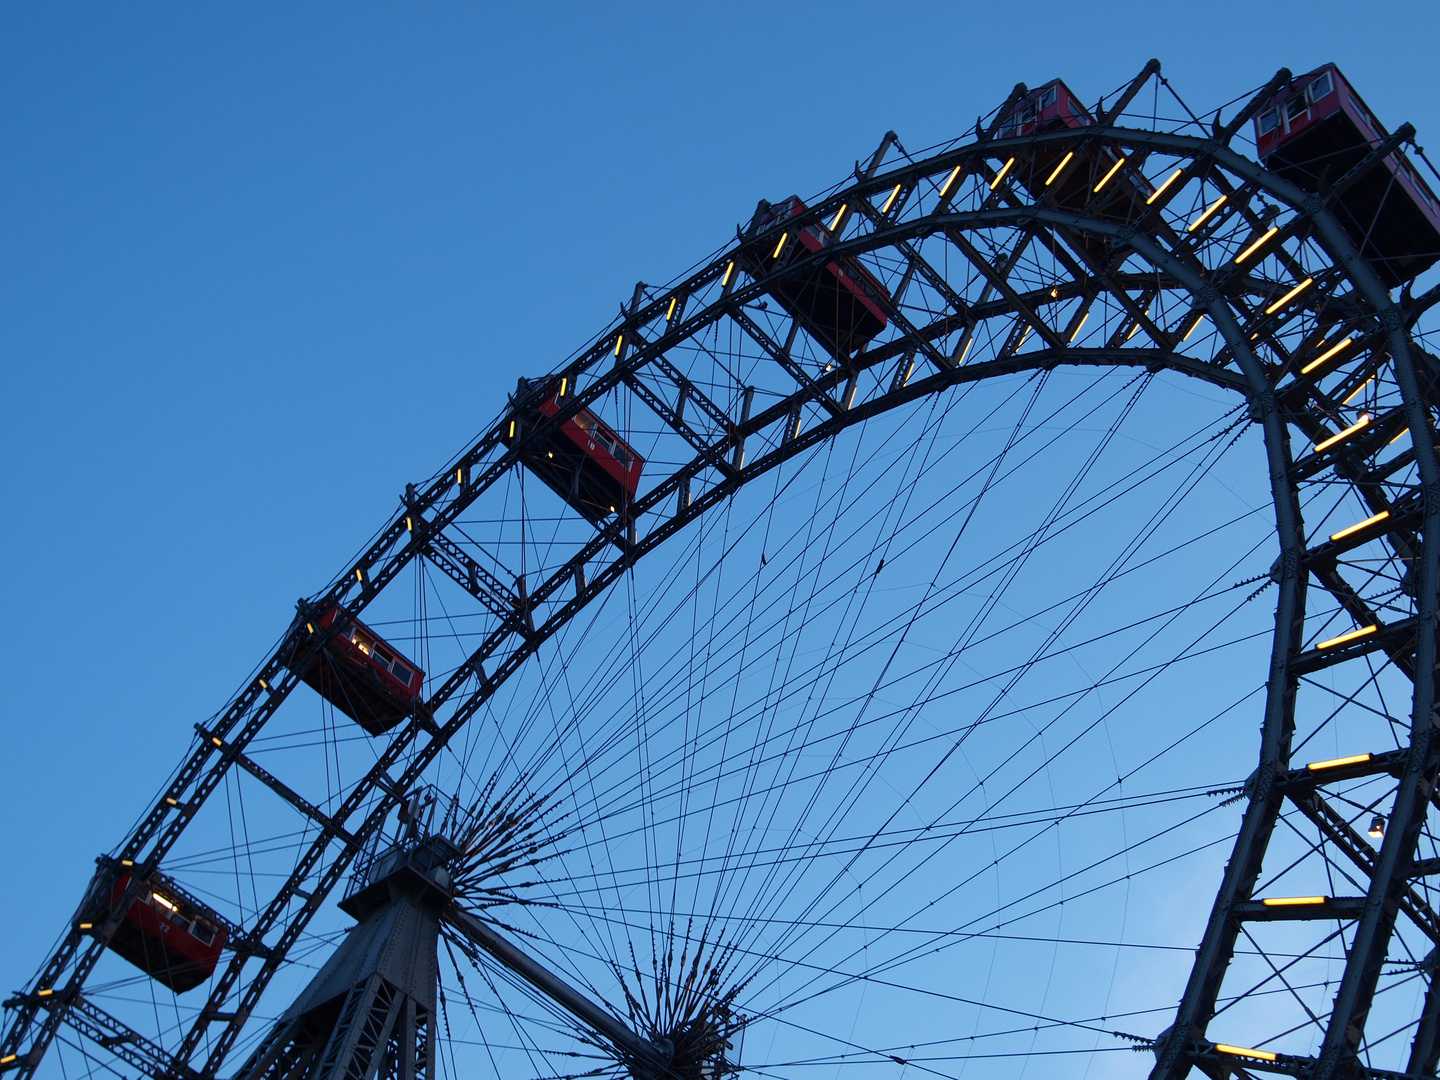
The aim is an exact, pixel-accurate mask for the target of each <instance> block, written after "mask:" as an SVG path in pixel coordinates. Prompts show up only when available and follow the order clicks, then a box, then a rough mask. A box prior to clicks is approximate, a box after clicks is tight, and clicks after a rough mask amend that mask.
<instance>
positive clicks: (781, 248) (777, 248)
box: [770, 231, 790, 259]
mask: <svg viewBox="0 0 1440 1080" xmlns="http://www.w3.org/2000/svg"><path fill="white" fill-rule="evenodd" d="M789 239H790V233H789V232H788V231H787V232H783V233H781V234H780V242H779V243H778V244H776V245H775V250H774V251H772V252H771V253H770V258H772V259H778V258H779V257H780V252H782V251H784V250H785V241H786V240H789Z"/></svg>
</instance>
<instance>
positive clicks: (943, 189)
mask: <svg viewBox="0 0 1440 1080" xmlns="http://www.w3.org/2000/svg"><path fill="white" fill-rule="evenodd" d="M959 175H960V166H959V165H956V166H955V168H953V169H951V170H950V175H949V176H947V177H946V178H945V183H943V184H941V185H940V197H941V198H942V199H943V198H944V197H945V193H946V192H947V191H949V190H950V185H951V184H953V183H954V182H955V178H956V177H957V176H959Z"/></svg>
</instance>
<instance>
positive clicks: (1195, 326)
mask: <svg viewBox="0 0 1440 1080" xmlns="http://www.w3.org/2000/svg"><path fill="white" fill-rule="evenodd" d="M1204 321H1205V313H1204V312H1203V311H1202V312H1201V313H1200V314H1199V315H1196V316H1195V321H1194V322H1193V323H1191V324H1190V329H1189V330H1186V331H1185V336H1184V337H1182V338H1181V339H1180V340H1181V341H1189V340H1190V335H1191V334H1193V333H1194V332H1195V331H1196V330H1199V329H1200V324H1201V323H1202V322H1204Z"/></svg>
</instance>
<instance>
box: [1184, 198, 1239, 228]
mask: <svg viewBox="0 0 1440 1080" xmlns="http://www.w3.org/2000/svg"><path fill="white" fill-rule="evenodd" d="M1229 197H1230V196H1228V195H1221V196H1220V197H1219V198H1218V199H1216V200H1215V201H1214V202H1212V203H1211V204H1210V205H1209V206H1207V207H1206V208H1205V212H1204V213H1202V214H1201V215H1200V216H1199V217H1197V218H1196V219H1195V220H1194V221H1192V222H1190V225H1189V227H1188V228H1186V230H1185V231H1186V232H1194V231H1195V230H1196V229H1198V228H1199V227H1200V226H1201V225H1204V224H1205V222H1207V221H1209V220H1210V215H1211V214H1213V213H1215V211H1216V210H1219V209H1220V207H1222V206H1224V205H1225V200H1226V199H1228V198H1229Z"/></svg>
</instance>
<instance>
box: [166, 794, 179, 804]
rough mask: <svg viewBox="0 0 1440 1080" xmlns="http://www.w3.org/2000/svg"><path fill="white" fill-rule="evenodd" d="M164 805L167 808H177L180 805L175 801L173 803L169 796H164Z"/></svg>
mask: <svg viewBox="0 0 1440 1080" xmlns="http://www.w3.org/2000/svg"><path fill="white" fill-rule="evenodd" d="M165 803H166V805H167V806H179V805H180V804H179V803H178V802H176V801H175V800H174V799H173V798H172V797H171V796H169V795H166V796H165Z"/></svg>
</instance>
